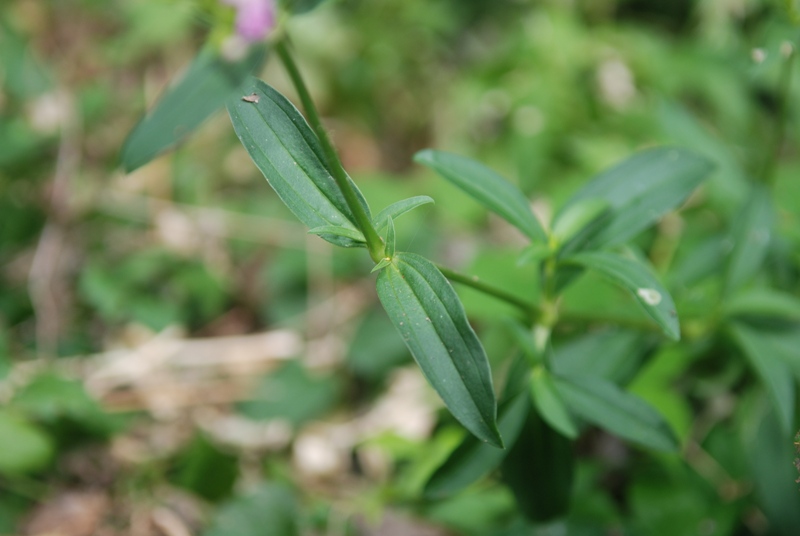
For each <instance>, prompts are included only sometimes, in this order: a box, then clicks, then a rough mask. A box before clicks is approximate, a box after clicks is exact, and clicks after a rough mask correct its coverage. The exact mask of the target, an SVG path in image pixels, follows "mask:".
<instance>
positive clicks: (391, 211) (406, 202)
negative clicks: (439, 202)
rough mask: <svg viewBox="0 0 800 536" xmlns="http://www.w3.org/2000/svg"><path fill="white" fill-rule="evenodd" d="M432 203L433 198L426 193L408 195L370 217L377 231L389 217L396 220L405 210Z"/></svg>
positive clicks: (380, 229) (381, 228) (384, 225)
mask: <svg viewBox="0 0 800 536" xmlns="http://www.w3.org/2000/svg"><path fill="white" fill-rule="evenodd" d="M427 203H433V199H432V198H430V197H428V196H427V195H418V196H416V197H409V198H408V199H403V200H402V201H398V202H396V203H392V204H391V205H389V206H388V207H386V208H385V209H383V210H381V211H380V212H378V215H377V216H375V217H374V218H372V224H373V225H374V226H375V228H376V229H377V230H378V231H382V230H383V228H384V227H386V224H387V222H388V219H389V218H392V219H393V220H396V219H397V218H399V217H400V216H402V215H403V214H405V213H406V212H409V211H411V210H414V209H415V208H417V207H418V206H421V205H425V204H427Z"/></svg>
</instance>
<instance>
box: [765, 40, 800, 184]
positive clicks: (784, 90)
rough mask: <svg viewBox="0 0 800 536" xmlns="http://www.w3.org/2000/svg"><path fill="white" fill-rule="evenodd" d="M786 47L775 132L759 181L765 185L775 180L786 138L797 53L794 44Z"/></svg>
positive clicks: (779, 83)
mask: <svg viewBox="0 0 800 536" xmlns="http://www.w3.org/2000/svg"><path fill="white" fill-rule="evenodd" d="M785 45H788V48H787V53H786V59H785V60H784V62H783V64H782V65H781V75H780V80H779V81H778V111H777V113H778V117H777V119H776V120H775V130H774V133H773V136H772V145H771V148H770V150H769V151H768V152H767V157H766V161H765V162H764V167H763V169H762V171H761V180H763V181H764V182H766V183H767V184H771V183H772V182H774V180H775V167H776V166H777V165H778V159H779V157H780V152H781V147H782V146H783V143H784V140H785V138H786V121H787V119H788V118H787V115H788V113H787V112H788V108H789V106H788V104H789V92H790V91H791V88H792V66H793V64H794V57H795V56H796V55H797V52H796V51H795V49H794V44H793V43H790V42H788V41H787V42H786V43H785Z"/></svg>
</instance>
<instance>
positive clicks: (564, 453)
mask: <svg viewBox="0 0 800 536" xmlns="http://www.w3.org/2000/svg"><path fill="white" fill-rule="evenodd" d="M572 449H573V447H572V442H571V441H570V440H569V439H567V438H566V437H564V436H563V435H561V434H559V433H558V432H556V431H555V430H553V429H552V428H550V427H549V426H548V425H547V423H546V422H545V421H544V420H542V419H541V417H540V416H539V415H537V413H536V412H535V411H533V410H531V411H529V412H528V419H527V420H526V421H525V424H524V426H523V427H522V431H521V432H520V434H519V437H518V438H517V441H516V442H515V443H514V446H513V447H511V448H510V449H509V452H508V455H507V456H506V457H505V459H504V460H503V465H502V472H503V481H504V482H505V483H506V484H508V487H509V488H511V491H512V492H513V493H514V498H515V499H516V501H517V506H518V507H519V510H520V511H521V512H522V514H523V515H524V516H525V517H527V518H528V519H530V520H531V521H533V522H545V521H550V520H553V519H556V518H558V517H560V516H563V515H564V514H566V512H567V510H568V508H569V503H570V497H571V495H572V482H573V475H574V472H575V454H574V452H573V450H572Z"/></svg>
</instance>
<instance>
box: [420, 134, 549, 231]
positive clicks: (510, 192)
mask: <svg viewBox="0 0 800 536" xmlns="http://www.w3.org/2000/svg"><path fill="white" fill-rule="evenodd" d="M414 161H415V162H417V163H419V164H423V165H425V166H428V167H429V168H431V169H433V170H435V171H436V172H438V173H439V174H440V175H441V176H442V177H444V178H445V179H447V180H448V181H450V182H452V183H453V184H454V185H456V186H458V187H459V188H461V189H462V190H463V191H464V192H466V193H467V194H469V195H470V196H471V197H472V198H473V199H475V200H476V201H478V202H479V203H480V204H482V205H483V206H484V207H486V208H487V209H489V210H491V211H492V212H495V213H496V214H497V215H499V216H500V217H502V218H503V219H505V220H506V221H507V222H508V223H510V224H511V225H513V226H514V227H516V228H517V229H519V230H520V231H522V232H523V233H524V234H525V235H526V236H527V237H528V238H530V239H531V240H534V241H536V242H546V241H547V235H546V233H545V232H544V229H542V225H541V224H540V223H539V220H537V219H536V216H534V215H533V212H531V208H530V204H529V202H528V199H527V198H526V197H525V195H524V194H523V193H522V192H521V191H519V189H518V188H517V187H516V186H514V185H513V184H511V183H510V182H508V181H507V180H506V179H504V178H503V177H501V176H500V175H498V174H497V173H495V172H494V171H492V170H491V169H489V168H488V167H486V166H484V165H483V164H481V163H479V162H476V161H474V160H471V159H469V158H465V157H463V156H458V155H455V154H450V153H445V152H443V151H434V150H432V149H426V150H424V151H420V152H418V153H417V154H416V155H414Z"/></svg>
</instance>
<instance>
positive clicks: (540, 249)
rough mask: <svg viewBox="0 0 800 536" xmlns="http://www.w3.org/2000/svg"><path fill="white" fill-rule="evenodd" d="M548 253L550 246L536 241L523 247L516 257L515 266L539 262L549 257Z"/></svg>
mask: <svg viewBox="0 0 800 536" xmlns="http://www.w3.org/2000/svg"><path fill="white" fill-rule="evenodd" d="M550 253H551V252H550V246H548V245H547V244H544V243H541V242H536V243H534V244H531V245H529V246H526V247H525V249H523V250H522V252H521V253H520V254H519V257H518V258H517V266H524V265H526V264H535V263H538V262H541V261H543V260H544V259H546V258H547V257H549V256H550Z"/></svg>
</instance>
